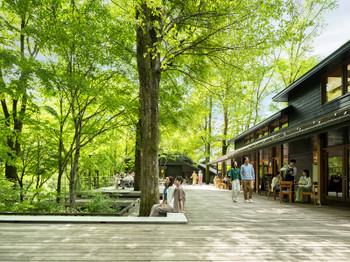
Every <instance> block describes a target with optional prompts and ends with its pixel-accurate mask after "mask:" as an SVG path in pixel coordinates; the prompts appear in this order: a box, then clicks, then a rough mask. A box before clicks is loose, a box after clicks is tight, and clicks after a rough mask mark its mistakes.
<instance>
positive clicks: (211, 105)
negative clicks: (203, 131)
mask: <svg viewBox="0 0 350 262" xmlns="http://www.w3.org/2000/svg"><path fill="white" fill-rule="evenodd" d="M212 111H213V100H212V98H209V113H208V123H207V124H208V130H207V131H208V133H207V134H208V137H207V144H206V146H205V149H206V157H205V163H206V165H205V183H206V184H207V185H209V183H210V181H209V180H210V171H209V162H210V147H211V117H212Z"/></svg>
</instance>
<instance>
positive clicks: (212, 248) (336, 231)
mask: <svg viewBox="0 0 350 262" xmlns="http://www.w3.org/2000/svg"><path fill="white" fill-rule="evenodd" d="M204 188H205V189H203V188H202V189H199V187H198V188H196V189H194V190H186V192H187V203H186V211H187V212H188V215H187V216H188V220H189V224H186V225H143V224H136V225H135V224H133V225H127V224H122V225H118V224H25V223H0V261H282V260H284V261H350V209H348V208H331V207H314V206H313V205H302V204H299V205H289V204H287V203H283V204H279V201H274V200H273V198H270V199H269V200H268V199H267V198H266V197H265V196H257V195H254V197H253V199H254V203H244V202H243V199H242V195H241V196H240V201H239V202H238V203H232V201H231V192H230V191H225V190H220V191H219V190H210V189H211V187H210V188H208V187H204Z"/></svg>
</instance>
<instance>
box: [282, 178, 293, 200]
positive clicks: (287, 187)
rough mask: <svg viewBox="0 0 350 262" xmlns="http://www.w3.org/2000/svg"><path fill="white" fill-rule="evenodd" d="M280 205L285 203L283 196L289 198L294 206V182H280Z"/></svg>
mask: <svg viewBox="0 0 350 262" xmlns="http://www.w3.org/2000/svg"><path fill="white" fill-rule="evenodd" d="M280 189H281V191H280V203H282V201H283V196H284V195H288V196H289V202H290V203H291V204H292V194H293V181H281V182H280Z"/></svg>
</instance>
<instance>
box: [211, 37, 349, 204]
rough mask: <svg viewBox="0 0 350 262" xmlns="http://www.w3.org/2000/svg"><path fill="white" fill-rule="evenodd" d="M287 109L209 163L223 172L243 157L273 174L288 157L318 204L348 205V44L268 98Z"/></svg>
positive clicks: (258, 172) (259, 175) (258, 180)
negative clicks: (306, 177)
mask: <svg viewBox="0 0 350 262" xmlns="http://www.w3.org/2000/svg"><path fill="white" fill-rule="evenodd" d="M273 101H275V102H287V103H288V106H287V107H286V108H284V109H283V110H281V111H279V112H277V113H275V114H274V115H272V116H270V117H269V118H267V119H265V120H264V121H262V122H260V123H259V124H257V125H255V126H254V127H252V128H250V129H249V130H247V131H245V132H243V133H241V134H239V135H238V136H236V137H234V138H232V139H231V140H229V144H231V145H234V148H235V150H234V151H233V152H230V153H228V154H226V155H224V156H222V157H220V158H218V159H216V160H214V161H212V162H211V164H217V165H220V166H221V168H219V169H223V171H225V170H227V169H228V166H232V162H233V161H237V162H238V163H239V165H240V164H242V160H243V157H244V156H248V157H249V158H250V160H251V163H252V164H253V165H254V167H255V171H256V190H259V189H260V186H261V181H262V178H263V175H265V174H275V173H276V172H277V171H279V170H280V169H281V167H282V166H284V165H286V164H288V162H289V160H290V159H295V160H296V167H297V170H298V172H297V177H296V181H298V180H299V177H300V175H301V173H302V171H303V170H304V169H308V170H309V171H310V174H311V177H312V180H313V181H314V182H317V183H318V195H317V198H318V201H319V202H322V203H331V202H334V201H336V202H344V203H346V202H350V184H349V182H350V41H349V42H347V43H346V44H344V45H343V46H341V47H340V48H339V49H338V50H336V51H335V52H334V53H332V54H331V55H330V56H328V57H327V58H325V59H324V60H323V61H321V62H320V63H319V64H317V65H316V66H315V67H314V68H312V69H311V70H309V71H308V72H307V73H306V74H304V75H303V76H302V77H300V78H299V79H298V80H297V81H296V82H294V83H293V84H291V85H290V86H288V87H287V88H286V89H284V90H282V91H281V92H280V93H278V94H277V95H276V96H274V97H273Z"/></svg>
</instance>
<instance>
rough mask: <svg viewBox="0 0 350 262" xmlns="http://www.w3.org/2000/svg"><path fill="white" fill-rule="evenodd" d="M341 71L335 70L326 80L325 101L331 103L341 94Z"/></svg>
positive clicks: (339, 69) (340, 69)
mask: <svg viewBox="0 0 350 262" xmlns="http://www.w3.org/2000/svg"><path fill="white" fill-rule="evenodd" d="M342 79H343V70H342V67H339V68H338V69H337V70H335V71H333V72H331V73H330V74H328V75H327V78H326V101H325V102H328V101H331V100H333V99H335V98H337V97H339V96H341V95H342V94H343V85H342Z"/></svg>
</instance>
